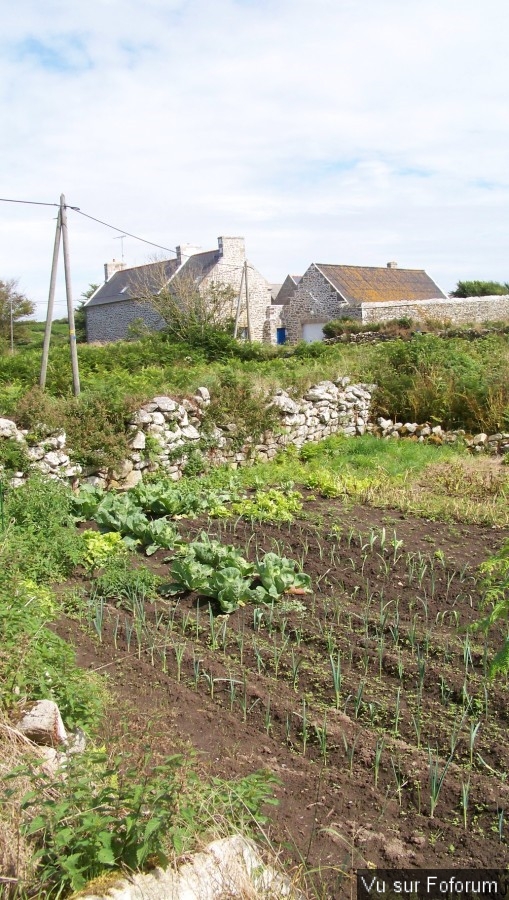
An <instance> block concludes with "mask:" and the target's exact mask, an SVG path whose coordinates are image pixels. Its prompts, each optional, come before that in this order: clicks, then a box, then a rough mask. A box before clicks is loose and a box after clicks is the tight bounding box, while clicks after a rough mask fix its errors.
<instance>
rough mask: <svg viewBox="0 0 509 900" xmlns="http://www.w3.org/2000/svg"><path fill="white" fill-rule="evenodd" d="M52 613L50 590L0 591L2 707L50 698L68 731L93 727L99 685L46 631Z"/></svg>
mask: <svg viewBox="0 0 509 900" xmlns="http://www.w3.org/2000/svg"><path fill="white" fill-rule="evenodd" d="M55 613H56V602H55V600H54V598H53V596H52V594H51V591H48V590H47V589H44V588H40V587H38V586H37V585H36V584H34V583H33V582H30V581H27V580H19V581H17V582H15V583H14V584H12V585H11V586H10V588H9V589H6V588H5V587H4V588H3V589H1V588H0V648H1V649H0V686H1V690H0V698H1V700H0V705H1V706H2V707H3V708H4V709H9V708H10V707H12V706H13V705H14V704H17V703H19V702H20V700H23V699H27V700H43V699H47V700H54V701H55V702H56V703H57V704H58V706H59V709H60V712H61V713H62V718H63V720H64V723H65V725H66V726H67V728H70V729H72V728H75V727H76V726H77V725H79V726H81V727H84V728H91V727H94V726H95V725H96V724H97V721H98V719H99V716H100V713H101V708H102V694H101V691H100V690H99V686H98V681H96V679H94V677H93V676H92V675H90V674H88V673H85V672H83V671H81V670H80V669H78V668H77V666H76V661H75V655H74V651H73V650H72V649H71V647H70V646H69V645H68V644H66V643H65V641H63V640H62V639H61V638H59V637H58V636H57V635H56V634H54V633H53V632H52V631H50V630H49V628H47V626H46V623H47V622H48V620H51V619H53V618H54V617H55Z"/></svg>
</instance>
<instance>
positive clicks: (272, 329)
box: [262, 303, 284, 344]
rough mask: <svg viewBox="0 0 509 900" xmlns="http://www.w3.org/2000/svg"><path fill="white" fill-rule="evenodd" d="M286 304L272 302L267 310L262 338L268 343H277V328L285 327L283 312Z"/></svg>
mask: <svg viewBox="0 0 509 900" xmlns="http://www.w3.org/2000/svg"><path fill="white" fill-rule="evenodd" d="M283 309H284V306H283V305H282V304H279V303H271V305H270V306H267V309H266V311H265V322H264V323H263V337H262V340H263V341H264V342H265V343H266V344H277V330H278V328H284V325H283V321H282V318H281V313H282V311H283Z"/></svg>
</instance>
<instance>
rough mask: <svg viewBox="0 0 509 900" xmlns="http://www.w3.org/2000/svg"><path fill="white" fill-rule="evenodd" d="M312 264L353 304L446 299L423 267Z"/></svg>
mask: <svg viewBox="0 0 509 900" xmlns="http://www.w3.org/2000/svg"><path fill="white" fill-rule="evenodd" d="M315 265H316V267H317V269H319V270H320V272H322V274H323V275H325V277H326V278H327V279H328V280H329V281H330V282H331V284H332V285H333V287H335V288H336V290H337V291H338V293H339V294H341V296H342V297H343V298H344V299H345V300H348V302H349V303H352V304H355V303H389V302H394V301H398V300H435V299H438V298H442V299H444V300H445V299H446V295H445V294H444V293H443V292H442V291H441V290H440V288H439V287H438V286H437V285H436V284H435V282H434V281H433V279H432V278H430V277H429V275H427V274H426V272H425V271H424V269H397V268H389V267H387V268H383V267H377V266H331V265H325V264H322V263H315Z"/></svg>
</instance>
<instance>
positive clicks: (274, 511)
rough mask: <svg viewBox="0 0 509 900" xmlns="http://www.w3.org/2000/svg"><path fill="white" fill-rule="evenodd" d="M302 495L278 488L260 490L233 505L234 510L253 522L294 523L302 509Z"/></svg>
mask: <svg viewBox="0 0 509 900" xmlns="http://www.w3.org/2000/svg"><path fill="white" fill-rule="evenodd" d="M301 499H302V494H299V492H298V491H286V492H284V493H283V491H279V490H277V489H276V488H270V489H269V490H258V491H256V493H255V496H254V497H252V498H249V497H246V498H244V499H243V500H239V501H237V502H235V503H232V510H233V512H234V513H237V515H239V516H243V518H244V519H250V520H251V521H253V522H292V521H293V519H294V516H295V515H296V514H297V513H298V512H300V510H301V509H302V503H301Z"/></svg>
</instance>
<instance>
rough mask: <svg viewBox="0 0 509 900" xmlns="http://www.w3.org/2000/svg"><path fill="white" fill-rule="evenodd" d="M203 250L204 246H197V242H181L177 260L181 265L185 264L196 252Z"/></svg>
mask: <svg viewBox="0 0 509 900" xmlns="http://www.w3.org/2000/svg"><path fill="white" fill-rule="evenodd" d="M202 252H203V251H202V248H201V247H196V245H195V244H179V246H178V247H177V262H178V264H179V266H183V265H184V263H186V262H187V260H188V259H190V257H191V256H194V255H195V253H202Z"/></svg>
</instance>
